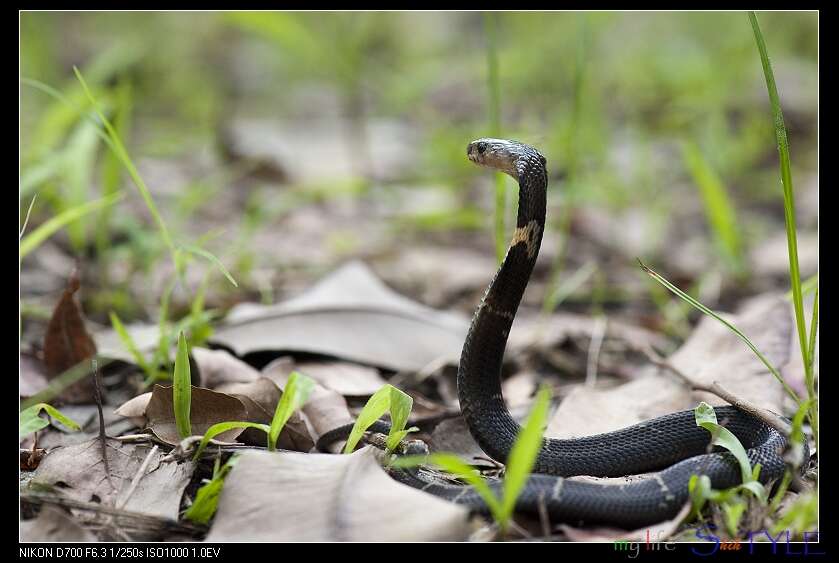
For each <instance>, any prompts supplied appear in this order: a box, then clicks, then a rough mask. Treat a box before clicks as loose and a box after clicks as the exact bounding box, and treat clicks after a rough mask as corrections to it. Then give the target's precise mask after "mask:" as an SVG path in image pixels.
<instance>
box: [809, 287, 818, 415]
mask: <svg viewBox="0 0 839 563" xmlns="http://www.w3.org/2000/svg"><path fill="white" fill-rule="evenodd" d="M818 329H819V288H818V286H816V295H815V296H814V297H813V316H812V317H811V318H810V343H809V344H808V346H807V358H808V361H809V363H810V371H811V372H812V371H813V368H814V364H815V361H816V334H817V331H818ZM810 397H811V400H817V397H816V390H815V389H813V390H811V391H810Z"/></svg>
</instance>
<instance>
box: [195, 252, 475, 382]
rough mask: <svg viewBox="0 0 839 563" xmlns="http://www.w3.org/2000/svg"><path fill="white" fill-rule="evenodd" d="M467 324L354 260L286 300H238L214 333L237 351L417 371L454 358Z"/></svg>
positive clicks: (465, 321) (218, 338)
mask: <svg viewBox="0 0 839 563" xmlns="http://www.w3.org/2000/svg"><path fill="white" fill-rule="evenodd" d="M467 326H468V323H467V320H466V318H465V317H462V316H460V315H455V314H451V313H443V312H440V311H435V310H434V309H430V308H428V307H425V306H423V305H420V304H419V303H416V302H414V301H411V300H410V299H407V298H406V297H403V296H401V295H399V294H397V293H395V292H394V291H393V290H391V289H389V288H388V287H386V286H385V285H384V284H383V283H382V282H381V281H380V280H379V279H378V278H376V277H375V275H374V274H373V273H372V272H371V271H370V270H369V269H368V268H367V266H365V265H364V264H363V263H360V262H353V263H350V264H347V265H345V266H343V267H342V268H340V269H338V270H337V271H336V272H334V273H332V274H331V275H329V276H327V277H326V278H325V279H323V280H321V281H320V282H319V283H318V284H316V285H315V286H314V287H312V288H311V289H309V290H308V291H307V292H305V293H303V294H302V295H300V296H298V297H296V298H294V299H291V300H289V301H286V302H284V303H280V304H278V305H271V306H263V305H255V304H242V305H239V306H237V307H235V308H234V309H233V310H232V311H231V312H230V314H229V315H228V318H227V322H226V324H225V325H222V326H221V327H219V328H218V329H217V330H216V333H215V334H214V335H213V337H212V339H211V340H212V341H213V342H216V343H218V344H221V345H223V346H225V347H227V348H230V349H232V350H233V351H234V352H235V353H236V354H237V355H239V356H242V355H245V354H248V353H251V352H257V351H266V350H267V351H276V352H281V351H299V352H309V353H317V354H325V355H330V356H335V357H338V358H343V359H347V360H351V361H354V362H359V363H363V364H369V365H375V366H380V367H383V368H387V369H393V370H414V371H416V370H420V369H422V368H423V367H425V366H427V365H428V364H430V363H431V362H434V361H438V360H439V359H440V358H447V359H449V360H450V361H451V362H453V363H456V362H457V359H458V358H459V357H460V350H461V347H462V345H463V340H464V338H465V336H466V330H467Z"/></svg>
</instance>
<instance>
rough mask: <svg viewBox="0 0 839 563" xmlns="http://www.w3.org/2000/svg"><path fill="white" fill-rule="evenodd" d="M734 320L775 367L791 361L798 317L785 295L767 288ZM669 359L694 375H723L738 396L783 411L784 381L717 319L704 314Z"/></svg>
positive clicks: (702, 378) (704, 379)
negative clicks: (771, 291)
mask: <svg viewBox="0 0 839 563" xmlns="http://www.w3.org/2000/svg"><path fill="white" fill-rule="evenodd" d="M730 320H731V322H733V324H734V325H735V326H736V327H737V328H739V329H740V330H741V331H742V332H743V333H744V334H746V335H747V336H748V337H749V339H750V340H751V341H752V342H753V343H754V344H755V346H757V348H758V349H759V350H760V351H761V352H762V353H763V354H764V355H765V356H766V357H767V359H768V360H769V361H770V362H771V363H772V364H773V365H774V366H775V367H776V368H780V367H781V366H783V365H784V364H786V363H787V361H788V360H789V354H790V344H789V343H790V340H791V339H792V331H793V323H792V312H791V307H790V305H789V303H788V302H787V301H786V300H785V299H783V297H781V296H778V295H773V294H767V295H761V296H758V297H755V298H753V299H750V300H749V301H748V302H747V303H745V304H744V305H743V306H742V307H741V308H740V310H739V312H738V313H737V315H736V316H733V317H732V318H731V319H730ZM668 362H669V363H670V364H672V365H673V366H674V367H675V368H676V369H678V370H679V371H681V372H682V373H684V374H685V375H686V376H687V377H688V378H689V379H691V380H693V381H696V382H698V383H705V384H710V383H712V382H714V381H719V382H720V384H721V385H722V386H723V387H724V388H725V389H726V390H728V391H730V392H731V393H734V394H735V395H737V396H738V397H741V398H743V399H746V400H747V401H750V402H752V403H754V404H756V405H760V406H762V407H764V408H768V409H769V410H772V411H774V412H777V413H781V412H783V398H784V392H783V388H782V387H781V384H780V383H779V382H778V381H777V380H776V379H775V378H774V377H773V376H772V375H771V374H770V373H769V371H768V370H767V369H766V366H764V365H763V363H762V362H761V361H760V360H759V359H758V358H757V356H755V354H754V353H753V352H752V351H751V350H749V349H748V348H747V347H746V345H745V344H744V343H743V341H742V340H740V338H739V337H737V336H736V335H735V334H733V333H732V332H731V331H730V330H729V329H728V328H726V327H725V326H723V325H722V324H720V323H719V321H716V320H715V319H712V318H708V317H703V319H702V320H701V321H700V323H699V325H697V327H696V330H694V332H693V334H691V336H690V338H688V340H687V341H686V342H685V343H684V345H683V346H682V347H681V348H679V349H678V350H677V351H676V352H675V353H674V354H673V355H672V356H670V358H669V359H668ZM696 398H698V399H699V400H702V401H706V402H708V403H710V404H712V405H723V404H726V403H725V401H723V400H722V399H720V398H719V397H716V396H714V395H710V394H707V393H699V394H697V395H696ZM694 402H695V401H694ZM692 406H694V405H692Z"/></svg>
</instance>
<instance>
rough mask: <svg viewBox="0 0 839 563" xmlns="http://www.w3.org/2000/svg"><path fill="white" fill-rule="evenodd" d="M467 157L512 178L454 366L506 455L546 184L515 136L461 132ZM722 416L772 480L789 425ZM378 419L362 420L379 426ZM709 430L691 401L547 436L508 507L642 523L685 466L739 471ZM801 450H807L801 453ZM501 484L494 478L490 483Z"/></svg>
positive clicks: (425, 481) (458, 491)
mask: <svg viewBox="0 0 839 563" xmlns="http://www.w3.org/2000/svg"><path fill="white" fill-rule="evenodd" d="M466 154H467V157H468V158H469V160H471V161H472V162H474V163H475V164H477V165H479V166H483V167H486V168H490V169H495V170H499V171H501V172H504V173H506V174H509V175H510V176H512V177H513V178H514V179H515V180H516V181H518V183H519V202H518V217H517V222H516V230H515V232H514V234H513V237H512V240H511V242H510V246H509V248H508V250H507V254H506V256H505V258H504V260H503V262H502V263H501V265H500V267H499V269H498V271H497V272H496V274H495V277H494V278H493V279H492V282H491V283H490V284H489V286H488V287H487V289H486V292H485V293H484V296H483V299H482V300H481V303H480V305H479V306H478V309H477V311H476V312H475V315H474V317H473V318H472V323H471V325H470V328H469V332H468V334H467V336H466V341H465V342H464V344H463V352H462V354H461V358H460V365H459V368H458V374H457V390H458V398H459V400H460V409H461V412H462V415H463V418H464V419H465V421H466V424H467V425H468V427H469V431H470V432H471V434H472V436H473V437H474V439H475V441H476V442H477V443H478V445H479V446H480V447H481V448H482V449H483V450H484V452H486V453H487V454H488V455H489V456H490V457H492V458H493V459H496V460H498V461H500V462H505V461H506V460H507V457H508V456H509V454H510V450H511V449H512V445H513V443H514V441H515V439H516V436H517V434H518V432H519V430H520V428H519V425H518V423H517V422H516V421H515V420H514V419H513V417H512V416H511V415H510V413H509V411H508V410H507V407H506V405H505V402H504V397H503V395H502V392H501V363H502V360H503V357H504V350H505V348H506V344H507V338H508V336H509V334H510V329H511V327H512V325H513V321H514V319H515V316H516V312H517V310H518V307H519V303H520V302H521V298H522V295H523V294H524V291H525V288H526V287H527V284H528V281H529V280H530V276H531V274H532V272H533V267H534V265H535V263H536V259H537V257H538V255H539V248H540V245H541V242H542V235H543V234H544V231H545V210H546V203H547V201H546V198H547V186H548V174H547V169H546V165H547V162H546V159H545V157H544V156H542V155H541V154H540V153H539V151H537V150H536V149H535V148H533V147H531V146H529V145H526V144H524V143H520V142H517V141H511V140H503V139H489V138H486V139H478V140H475V141H473V142H472V143H470V144H469V146H468V148H467V151H466ZM715 411H716V415H717V419H718V421H719V423H720V424H722V425H724V426H725V427H726V428H728V430H730V431H731V432H732V433H734V435H735V436H737V438H738V439H739V440H740V441H741V443H742V444H743V446H744V447H745V448H746V449H747V453H748V456H749V461H750V463H751V464H752V466H754V465H755V464H756V463H760V465H761V470H760V474H759V480H760V481H761V482H762V483H764V484H767V483H771V482H773V481H775V480H776V479H778V478H779V477H780V476H781V475H782V474H783V471H784V461H783V457H782V454H783V450H784V448H785V446H786V437H785V436H784V435H782V434H781V433H780V432H778V431H777V430H776V429H775V428H773V427H772V426H770V425H768V424H766V423H764V422H763V421H761V420H760V419H758V418H756V417H754V416H753V415H751V414H749V413H746V412H744V411H741V410H739V409H737V408H735V407H733V406H724V407H716V408H715ZM388 429H389V426H388V425H387V423H385V422H382V421H379V422H377V423H375V424H374V426H373V427H371V428H370V430H372V431H376V432H387V431H388ZM348 431H349V427H346V428H344V427H342V428H339V429H336V430H334V431H331V432H329V433H327V434H325V435H324V436H322V437H321V439H320V440H319V441H318V448H319V449H321V450H322V451H323V450H324V448H325V447H326V445H328V444H329V443H331V442H333V441H335V440H336V439H338V438H341V437H345V436H346V434H347V433H348ZM709 442H710V434H709V433H708V431H706V430H705V429H703V428H701V427H699V426H697V425H696V422H695V418H694V412H693V411H692V410H687V411H682V412H676V413H672V414H668V415H665V416H661V417H659V418H655V419H651V420H647V421H645V422H641V423H639V424H635V425H633V426H629V427H627V428H623V429H621V430H617V431H614V432H609V433H605V434H598V435H595V436H589V437H584V438H577V439H553V438H545V439H543V442H542V447H541V450H540V451H539V454H538V457H537V459H536V462H535V465H534V468H533V472H534V473H533V474H532V475H531V476H530V477H529V479H528V482H527V484H526V485H525V487H524V489H523V491H522V493H521V495H520V496H519V498H518V500H517V503H516V510H517V511H523V512H533V513H538V512H539V510H540V507H541V508H544V509H546V510H547V513H548V515H549V516H550V518H551V521H552V522H554V523H555V522H571V523H589V524H593V523H600V524H612V525H616V526H621V527H625V528H634V527H642V526H644V525H648V524H652V523H655V522H660V521H663V520H666V519H669V518H672V517H673V516H675V515H676V514H677V513H678V511H679V510H680V509H681V507H682V506H683V505H684V504H685V502H686V501H687V499H688V495H689V493H688V482H689V480H690V478H691V476H692V475H707V476H708V477H709V478H710V480H711V486H712V487H713V488H715V489H725V488H729V487H732V486H735V485H737V484H739V483H740V482H741V473H740V469H739V465H738V463H737V461H736V459H735V458H734V456H733V455H732V454H730V453H728V452H726V451H722V450H720V449H719V448H717V449H712V448H711V446H710V445H709ZM806 455H807V452H805V456H806ZM641 473H648V475H646V476H644V477H642V478H639V479H637V480H632V481H631V482H622V483H620V484H603V483H598V482H591V481H581V480H573V479H567V478H568V477H572V476H576V475H590V476H595V477H620V476H626V475H637V474H641ZM391 474H392V475H393V477H394V478H395V479H397V480H399V481H401V482H403V483H406V484H409V485H411V486H413V487H416V488H420V489H422V490H424V491H426V492H428V493H430V494H433V495H436V496H439V497H442V498H445V499H448V500H450V501H452V502H456V503H458V504H461V505H465V506H468V507H470V508H472V509H474V510H476V511H479V512H485V513H486V512H488V507H487V506H486V504H485V503H484V501H483V500H482V498H481V497H480V495H478V494H477V492H475V491H474V490H473V489H472V488H471V487H468V486H457V485H446V484H442V483H440V482H437V481H434V480H430V478H428V477H427V476H425V475H424V474H423V473H421V472H420V471H418V470H405V469H399V470H391ZM501 486H502V484H501V483H500V482H498V481H493V482H491V483H490V487H491V488H493V489H495V492H496V493H498V492H499V489H500V487H501Z"/></svg>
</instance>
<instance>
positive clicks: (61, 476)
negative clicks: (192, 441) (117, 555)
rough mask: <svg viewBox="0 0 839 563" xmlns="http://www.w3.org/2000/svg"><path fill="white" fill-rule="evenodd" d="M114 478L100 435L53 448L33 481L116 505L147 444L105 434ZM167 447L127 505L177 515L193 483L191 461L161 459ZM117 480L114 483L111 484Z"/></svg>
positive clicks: (155, 457)
mask: <svg viewBox="0 0 839 563" xmlns="http://www.w3.org/2000/svg"><path fill="white" fill-rule="evenodd" d="M106 450H107V455H108V464H109V467H110V470H111V475H110V481H109V479H108V476H107V475H105V466H104V464H103V463H102V449H101V442H100V440H99V439H98V438H94V439H92V440H88V441H87V442H84V443H82V444H77V445H74V446H66V447H62V448H57V449H55V450H53V451H51V452H49V453H48V454H47V455H46V456H45V457H44V459H43V460H42V461H41V464H40V465H39V466H38V470H37V471H36V472H35V475H34V476H33V478H32V481H31V482H30V486H35V485H48V486H56V485H58V486H60V487H61V488H62V490H63V491H64V493H65V494H66V495H68V496H69V497H71V498H73V499H76V500H80V501H83V502H98V503H101V504H103V505H110V506H113V505H114V503H115V502H116V500H117V498H120V499H124V498H125V495H127V493H128V491H129V489H130V487H131V481H132V480H133V479H134V478H135V477H136V475H137V472H138V470H139V469H140V467H141V466H142V464H143V461H144V460H145V459H146V456H147V455H148V454H149V451H150V450H151V448H150V447H149V446H148V445H141V444H125V443H122V442H119V441H117V440H113V439H108V440H107V448H106ZM161 457H163V452H160V451H158V452H156V453H155V454H153V457H152V459H151V461H150V463H149V465H148V467H147V468H146V473H145V474H144V475H143V477H142V478H141V479H140V481H139V482H138V485H137V487H136V489H135V490H134V492H133V493H132V494H131V496H130V497H129V498H128V502H127V503H126V504H125V506H124V507H123V508H125V509H126V510H129V511H134V512H141V513H143V514H150V515H153V516H160V517H163V518H170V519H177V517H178V510H179V508H180V501H181V496H182V495H183V491H184V489H185V488H186V486H187V484H188V483H189V480H190V477H191V475H192V471H193V468H194V466H193V465H192V463H189V462H187V463H180V464H177V463H174V462H171V463H161V462H160V458H161ZM111 483H113V484H114V487H112V486H111Z"/></svg>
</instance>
